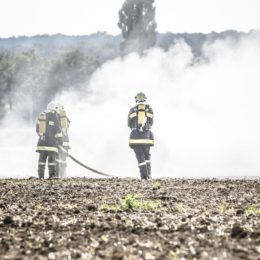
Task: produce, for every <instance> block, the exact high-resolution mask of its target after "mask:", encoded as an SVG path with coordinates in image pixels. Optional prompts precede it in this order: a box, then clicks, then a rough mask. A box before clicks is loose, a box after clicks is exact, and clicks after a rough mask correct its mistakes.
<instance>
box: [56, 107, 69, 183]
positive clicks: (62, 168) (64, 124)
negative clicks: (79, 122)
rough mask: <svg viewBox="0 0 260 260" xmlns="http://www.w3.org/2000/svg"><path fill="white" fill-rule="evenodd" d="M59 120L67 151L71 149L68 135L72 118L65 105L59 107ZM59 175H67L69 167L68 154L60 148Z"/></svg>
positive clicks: (63, 142) (64, 147)
mask: <svg viewBox="0 0 260 260" xmlns="http://www.w3.org/2000/svg"><path fill="white" fill-rule="evenodd" d="M59 120H60V127H61V131H62V145H61V146H62V148H63V149H64V150H66V151H68V150H69V149H70V145H69V136H68V128H69V125H70V120H69V118H68V117H67V115H66V111H65V109H64V106H62V105H60V107H59ZM58 165H59V167H58V176H59V177H61V178H64V177H66V168H67V154H66V153H65V152H64V151H63V150H61V149H59V158H58Z"/></svg>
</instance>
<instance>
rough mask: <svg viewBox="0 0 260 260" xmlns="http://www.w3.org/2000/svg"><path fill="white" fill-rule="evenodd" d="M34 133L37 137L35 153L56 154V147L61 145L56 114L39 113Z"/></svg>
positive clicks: (59, 128) (60, 134) (60, 133)
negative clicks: (46, 152) (47, 152)
mask: <svg viewBox="0 0 260 260" xmlns="http://www.w3.org/2000/svg"><path fill="white" fill-rule="evenodd" d="M36 132H37V134H38V135H39V140H38V144H37V149H36V151H37V152H40V151H49V152H56V153H58V146H59V145H61V144H62V132H61V127H60V122H59V118H58V115H57V113H56V112H49V111H48V112H44V113H41V114H40V116H39V118H38V121H37V124H36Z"/></svg>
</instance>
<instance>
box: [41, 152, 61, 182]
mask: <svg viewBox="0 0 260 260" xmlns="http://www.w3.org/2000/svg"><path fill="white" fill-rule="evenodd" d="M56 159H57V153H55V152H50V151H39V160H38V177H39V178H40V179H44V172H45V165H46V162H47V160H48V169H49V178H52V177H56V175H57V162H56Z"/></svg>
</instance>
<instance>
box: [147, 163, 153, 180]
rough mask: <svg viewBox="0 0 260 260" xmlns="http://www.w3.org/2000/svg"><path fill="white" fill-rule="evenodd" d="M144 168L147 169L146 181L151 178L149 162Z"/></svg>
mask: <svg viewBox="0 0 260 260" xmlns="http://www.w3.org/2000/svg"><path fill="white" fill-rule="evenodd" d="M146 168H147V175H148V179H151V178H152V173H151V162H150V161H149V162H146Z"/></svg>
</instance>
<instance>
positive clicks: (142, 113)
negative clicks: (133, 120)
mask: <svg viewBox="0 0 260 260" xmlns="http://www.w3.org/2000/svg"><path fill="white" fill-rule="evenodd" d="M135 100H136V103H137V125H138V129H139V130H141V131H142V130H143V127H144V125H145V124H146V121H147V115H146V110H145V107H146V104H145V102H146V100H147V97H146V95H145V94H144V93H143V92H140V93H138V94H137V95H136V96H135Z"/></svg>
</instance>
